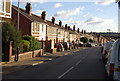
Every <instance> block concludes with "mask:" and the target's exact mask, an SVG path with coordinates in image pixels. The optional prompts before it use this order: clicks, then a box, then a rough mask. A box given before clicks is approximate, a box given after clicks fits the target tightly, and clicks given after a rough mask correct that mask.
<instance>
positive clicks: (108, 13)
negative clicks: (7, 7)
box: [12, 0, 118, 32]
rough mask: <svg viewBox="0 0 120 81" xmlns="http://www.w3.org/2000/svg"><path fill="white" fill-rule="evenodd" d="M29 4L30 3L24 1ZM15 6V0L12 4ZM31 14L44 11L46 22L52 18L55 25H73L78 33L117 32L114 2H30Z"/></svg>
mask: <svg viewBox="0 0 120 81" xmlns="http://www.w3.org/2000/svg"><path fill="white" fill-rule="evenodd" d="M26 2H30V1H26ZM26 2H20V8H23V9H25V5H26ZM12 4H13V5H16V6H17V0H16V1H14V2H13V3H12ZM31 4H32V13H34V14H36V15H41V13H42V11H46V13H47V16H46V17H47V20H50V21H51V18H52V17H53V16H54V17H55V18H56V23H58V22H59V20H61V21H62V24H63V25H65V24H68V25H69V26H71V28H73V25H75V26H76V30H77V28H80V31H81V30H82V29H83V30H86V31H87V32H108V29H110V30H111V32H118V6H117V3H115V1H114V0H93V1H92V2H91V1H89V0H79V1H78V0H73V1H72V0H71V1H70V0H69V1H67V0H66V1H65V0H64V1H63V0H59V1H56V0H53V1H47V0H31Z"/></svg>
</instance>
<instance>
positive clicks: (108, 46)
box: [102, 42, 113, 64]
mask: <svg viewBox="0 0 120 81" xmlns="http://www.w3.org/2000/svg"><path fill="white" fill-rule="evenodd" d="M112 44H113V42H106V43H105V44H104V46H103V54H102V59H103V62H104V63H105V64H106V62H107V59H108V58H107V55H108V52H109V50H110V48H111V46H112Z"/></svg>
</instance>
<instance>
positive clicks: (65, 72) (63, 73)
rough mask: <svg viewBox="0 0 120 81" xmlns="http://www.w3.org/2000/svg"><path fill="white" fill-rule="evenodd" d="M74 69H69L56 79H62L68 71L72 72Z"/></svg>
mask: <svg viewBox="0 0 120 81" xmlns="http://www.w3.org/2000/svg"><path fill="white" fill-rule="evenodd" d="M73 68H74V67H71V68H70V69H68V70H67V71H66V72H64V73H63V74H62V75H60V76H59V77H58V79H60V78H62V77H63V76H64V75H65V74H67V73H68V72H69V71H70V70H72V69H73Z"/></svg>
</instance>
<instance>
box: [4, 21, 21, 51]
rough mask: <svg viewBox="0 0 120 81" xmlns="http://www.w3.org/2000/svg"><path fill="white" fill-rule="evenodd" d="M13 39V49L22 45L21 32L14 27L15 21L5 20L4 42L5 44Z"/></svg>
mask: <svg viewBox="0 0 120 81" xmlns="http://www.w3.org/2000/svg"><path fill="white" fill-rule="evenodd" d="M10 41H13V50H16V49H17V47H18V46H20V45H21V41H22V38H21V34H20V33H19V32H18V30H17V29H16V28H15V27H14V24H13V23H8V22H3V23H2V42H3V44H9V43H10Z"/></svg>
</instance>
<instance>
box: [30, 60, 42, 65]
mask: <svg viewBox="0 0 120 81" xmlns="http://www.w3.org/2000/svg"><path fill="white" fill-rule="evenodd" d="M40 63H43V61H41V62H38V63H34V64H32V66H35V65H38V64H40Z"/></svg>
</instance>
